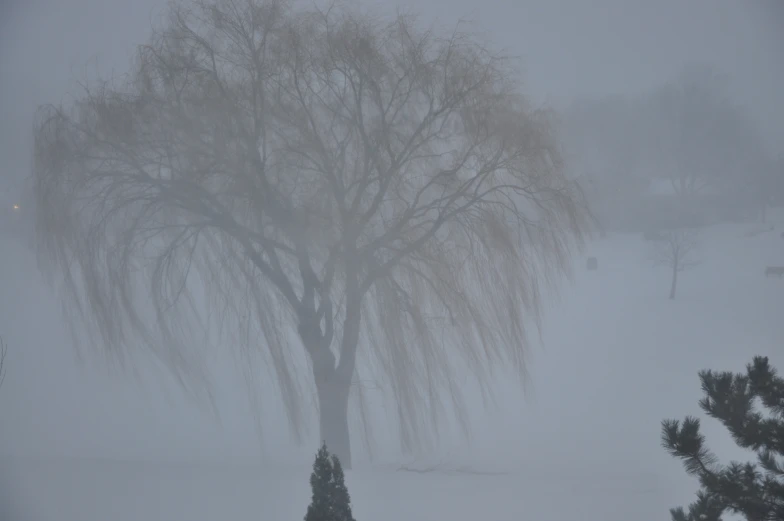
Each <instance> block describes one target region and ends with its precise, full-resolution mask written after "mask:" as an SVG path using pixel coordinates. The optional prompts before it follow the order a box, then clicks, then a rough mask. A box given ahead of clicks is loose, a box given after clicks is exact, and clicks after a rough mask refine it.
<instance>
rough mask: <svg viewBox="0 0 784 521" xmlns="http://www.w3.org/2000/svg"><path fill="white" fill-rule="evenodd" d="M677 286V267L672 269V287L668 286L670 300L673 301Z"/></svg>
mask: <svg viewBox="0 0 784 521" xmlns="http://www.w3.org/2000/svg"><path fill="white" fill-rule="evenodd" d="M677 285H678V266H677V265H675V266H673V267H672V286H670V300H673V299H675V288H676V287H677Z"/></svg>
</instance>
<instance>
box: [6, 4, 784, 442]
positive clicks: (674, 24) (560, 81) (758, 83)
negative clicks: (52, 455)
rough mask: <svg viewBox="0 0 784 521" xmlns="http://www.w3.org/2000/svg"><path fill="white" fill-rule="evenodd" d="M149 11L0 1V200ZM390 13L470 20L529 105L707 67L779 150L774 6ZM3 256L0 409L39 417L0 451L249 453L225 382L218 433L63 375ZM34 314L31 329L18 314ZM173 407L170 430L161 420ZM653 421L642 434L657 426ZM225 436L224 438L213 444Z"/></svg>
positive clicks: (118, 391) (621, 89)
mask: <svg viewBox="0 0 784 521" xmlns="http://www.w3.org/2000/svg"><path fill="white" fill-rule="evenodd" d="M376 1H377V2H379V3H380V0H376ZM390 3H391V2H390ZM161 4H162V2H159V1H156V0H133V1H131V0H48V1H47V0H10V2H9V0H0V173H1V174H2V183H3V184H2V186H3V187H5V189H6V190H8V191H13V190H17V189H18V183H17V181H15V179H18V176H19V175H21V174H24V173H26V172H27V171H28V169H29V158H30V141H31V139H30V137H31V121H32V116H33V111H34V109H35V107H36V106H37V105H38V104H41V103H44V102H52V101H53V102H57V101H60V100H63V99H64V96H65V94H66V91H67V90H68V89H69V88H70V87H72V86H73V83H72V80H73V78H74V77H76V78H79V77H83V76H84V75H85V74H86V73H89V70H90V69H89V67H90V65H89V63H90V60H91V59H93V60H94V63H97V64H98V66H99V68H100V69H101V70H102V71H104V72H108V71H110V70H111V69H112V68H114V69H115V70H116V71H118V72H122V70H123V67H124V66H125V64H126V63H127V60H128V58H129V56H130V54H131V53H132V51H133V46H134V45H135V44H138V43H140V42H141V41H143V40H144V39H145V37H146V34H147V32H148V30H149V27H150V17H151V15H152V13H153V12H154V9H155V8H159V7H160V6H161ZM387 5H389V4H387ZM402 5H407V6H408V7H412V8H414V9H416V10H417V11H419V12H420V13H421V14H422V15H423V20H433V21H435V20H436V19H438V20H439V21H440V23H442V24H446V25H450V24H453V23H454V22H455V21H456V20H457V18H458V17H465V18H469V19H473V20H475V21H476V22H478V23H479V27H480V28H482V29H483V30H485V31H486V32H487V33H488V35H489V36H490V37H491V38H492V39H493V40H494V41H495V42H496V43H497V44H498V46H501V47H506V48H508V49H509V51H510V52H511V53H513V54H517V55H519V56H520V57H521V58H522V59H523V60H524V64H525V70H526V81H527V85H528V88H529V92H530V95H531V97H532V99H534V100H535V101H536V102H538V103H547V104H554V105H563V104H565V103H568V102H569V101H570V100H572V99H574V98H575V97H581V96H591V95H606V94H615V93H630V94H633V93H637V92H640V91H643V90H645V89H647V88H650V87H652V86H655V85H657V84H659V83H661V82H663V81H665V80H666V79H667V78H668V77H670V76H672V75H673V74H674V73H675V72H676V71H677V70H678V69H680V68H681V67H682V66H683V65H684V64H687V63H690V62H695V61H699V62H708V63H711V64H714V65H716V66H717V67H719V68H720V69H721V70H723V71H724V72H726V73H728V74H729V75H730V76H731V78H732V82H733V87H734V91H735V93H736V94H737V95H738V97H739V101H741V102H742V103H744V104H746V105H748V107H749V108H750V109H751V110H752V111H753V113H754V115H755V117H756V119H757V121H758V123H759V124H760V126H761V127H762V129H763V130H764V132H765V134H766V136H767V139H768V142H769V144H770V146H771V147H774V146H776V145H777V144H778V145H779V146H781V144H782V143H784V123H783V122H784V2H777V1H776V0H769V1H766V0H759V1H756V0H748V1H741V0H656V1H649V0H637V1H630V0H571V1H566V0H537V1H525V0H482V1H481V2H480V1H476V0H440V1H439V0H419V1H415V0H407V1H405V2H403V3H402ZM779 151H781V149H779ZM9 259H10V257H8V256H6V257H4V261H3V262H5V263H6V264H5V265H4V268H5V269H3V270H0V271H1V272H2V276H3V277H4V278H5V279H6V280H4V281H3V288H4V291H5V292H6V293H5V294H3V295H2V300H3V312H4V318H3V323H2V324H0V325H2V326H3V327H4V328H6V329H7V330H8V329H9V328H11V329H13V328H14V327H15V329H14V330H13V331H9V332H8V333H6V336H7V337H8V338H9V339H11V340H12V342H11V343H12V345H13V344H15V345H14V348H15V349H16V353H14V354H13V357H12V359H13V360H16V361H17V364H18V365H17V367H18V368H19V369H16V370H15V371H16V373H15V374H13V375H10V376H9V378H8V381H7V387H8V388H9V389H12V390H16V392H17V393H19V394H18V396H24V397H25V398H24V400H25V401H24V402H22V401H21V400H9V399H8V398H7V397H4V398H5V402H4V405H5V406H6V407H11V408H12V413H13V414H12V416H13V417H16V418H23V417H25V418H27V417H28V416H29V415H30V414H32V413H31V411H33V410H37V411H40V407H42V406H43V405H42V404H48V405H47V406H46V407H48V409H47V412H46V414H45V415H44V414H41V416H45V418H41V419H40V420H37V421H28V420H25V421H21V423H18V424H16V425H10V426H9V424H6V425H5V426H4V431H3V432H5V433H6V435H7V437H6V438H5V439H6V442H7V443H10V442H8V441H7V440H13V441H14V442H15V443H17V445H16V447H15V448H16V449H20V450H21V452H28V453H34V452H36V451H40V450H42V448H43V447H45V448H46V449H47V450H49V451H54V452H58V451H59V452H61V453H63V454H72V453H82V454H84V453H89V452H90V451H93V452H95V451H98V452H100V450H99V449H101V448H106V450H111V447H114V446H116V445H117V444H120V443H122V444H125V445H126V446H131V448H130V449H128V450H129V451H130V452H134V451H133V450H132V445H133V443H132V442H133V441H134V440H136V441H138V440H139V439H142V440H145V441H144V442H143V443H142V444H141V445H139V446H142V445H144V446H145V447H147V448H149V447H154V448H155V451H156V452H155V454H164V453H167V452H175V453H177V452H178V451H179V452H178V453H180V454H185V455H187V454H195V453H198V452H199V451H200V448H203V447H204V446H205V444H212V445H210V446H211V447H213V448H214V449H215V450H216V451H220V450H224V449H221V448H220V447H225V446H226V444H227V443H226V440H227V439H231V443H232V444H235V445H236V447H239V448H238V449H236V450H237V451H239V452H238V453H247V452H246V451H248V450H251V449H250V448H249V447H252V446H253V443H254V438H253V435H252V433H249V429H250V428H251V426H252V422H251V421H250V420H248V419H247V418H246V417H245V416H247V414H246V412H240V411H247V405H246V404H243V403H242V398H241V397H242V390H241V389H240V386H236V385H235V386H232V385H226V386H225V387H227V388H229V389H228V390H226V391H225V394H223V395H221V397H220V400H222V402H221V403H222V406H223V408H222V409H221V411H222V417H223V420H224V426H223V427H222V428H221V429H223V430H221V429H219V428H218V427H216V426H215V423H211V421H208V420H206V419H205V415H203V414H202V413H201V412H200V411H199V410H198V409H197V408H196V407H195V406H193V405H189V404H187V403H186V402H185V401H184V399H183V398H182V397H181V396H180V395H178V394H177V392H176V391H175V390H173V389H174V388H173V387H171V388H170V389H169V388H167V389H169V391H171V394H170V398H167V400H168V401H167V400H161V399H159V396H160V395H159V394H157V391H156V390H155V389H156V388H153V390H150V391H148V392H147V394H144V395H143V396H140V395H139V393H138V392H137V391H136V387H133V386H132V385H131V382H129V381H128V380H126V379H123V380H122V381H120V380H117V379H113V378H112V377H110V376H107V375H106V374H104V373H105V372H101V371H96V370H94V371H92V372H89V374H88V373H86V372H83V371H82V370H81V369H77V365H76V364H74V362H73V355H72V353H71V352H70V351H68V350H66V349H61V347H62V346H61V342H59V341H58V338H59V337H60V335H62V330H61V328H59V326H57V324H56V322H55V321H54V319H51V320H50V319H48V318H45V317H52V316H55V313H56V305H55V304H53V303H52V302H51V300H52V299H51V297H49V296H47V294H46V293H44V291H43V290H39V288H37V287H36V288H35V290H34V291H32V290H28V280H27V279H26V275H21V274H24V273H26V272H30V273H32V270H33V268H31V267H30V266H29V265H27V266H26V265H25V263H26V262H27V261H25V260H24V259H23V258H22V257H15V258H14V259H10V260H9ZM11 267H13V269H11ZM25 270H27V271H25ZM9 292H11V293H9ZM9 294H12V295H14V297H8V295H9ZM17 296H18V297H19V298H18V299H17V298H16V297H17ZM34 312H35V313H36V316H37V317H38V319H37V320H35V321H33V320H32V319H31V318H30V317H31V314H32V313H34ZM41 317H44V318H41ZM20 345H24V346H25V348H24V350H22V351H20V349H19V346H20ZM745 356H746V355H745V353H744V354H743V357H745ZM743 357H741V358H743ZM44 359H45V362H42V360H44ZM92 365H95V364H92ZM688 370H689V371H692V368H691V367H690V368H689V369H688ZM25 371H27V372H25ZM20 373H21V374H20ZM96 389H100V391H96ZM9 402H11V403H9ZM36 408H38V409H36ZM174 410H177V411H178V412H177V414H178V415H179V416H178V417H177V421H176V422H175V421H171V420H172V416H171V415H172V411H174ZM118 411H119V412H118ZM676 413H677V411H675V412H674V414H676ZM36 414H39V413H36ZM654 420H655V421H654V426H653V430H652V431H651V432H652V435H653V436H654V437H655V436H656V435H657V432H656V426H655V424H657V422H658V417H657V418H654ZM36 426H38V427H36ZM646 428H647V427H646ZM226 429H228V430H229V431H230V432H233V433H234V434H233V435H232V436H233V437H230V438H226V437H225V436H226V434H225V431H226ZM232 429H233V430H232ZM197 431H198V432H199V435H198V436H197V437H194V436H193V433H194V432H197ZM107 433H110V434H107ZM283 436H284V435H281V438H280V439H281V440H282V439H283ZM145 444H146V445H145ZM233 446H234V445H233ZM96 447H98V449H96ZM2 449H8V445H6V446H5V447H2V446H0V451H2ZM225 450H227V451H228V450H229V449H225ZM244 451H245V452H244Z"/></svg>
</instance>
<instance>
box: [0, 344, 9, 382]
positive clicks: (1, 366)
mask: <svg viewBox="0 0 784 521" xmlns="http://www.w3.org/2000/svg"><path fill="white" fill-rule="evenodd" d="M7 352H8V345H7V344H6V343H5V340H3V338H2V337H0V387H2V386H3V382H5V370H6V367H5V355H6V353H7Z"/></svg>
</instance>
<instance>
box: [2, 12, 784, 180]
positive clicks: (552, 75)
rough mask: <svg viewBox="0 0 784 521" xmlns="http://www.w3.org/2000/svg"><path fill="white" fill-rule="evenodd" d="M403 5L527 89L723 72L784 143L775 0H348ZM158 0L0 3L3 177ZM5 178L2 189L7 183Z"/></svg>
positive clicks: (141, 34)
mask: <svg viewBox="0 0 784 521" xmlns="http://www.w3.org/2000/svg"><path fill="white" fill-rule="evenodd" d="M357 1H358V2H360V3H364V4H366V5H369V4H370V3H373V4H375V5H376V6H378V5H383V6H385V7H386V8H390V9H391V8H392V7H393V6H395V5H401V6H404V7H409V8H413V9H414V10H416V11H417V12H419V13H421V14H422V17H423V18H422V19H423V20H424V21H435V20H438V21H439V22H440V23H441V24H444V25H451V24H453V23H454V22H455V21H456V20H457V19H458V18H459V17H462V18H467V19H471V20H474V21H476V22H478V23H479V26H480V28H481V29H483V30H484V31H486V32H487V33H488V35H489V36H490V37H491V39H492V40H493V41H495V42H496V43H497V44H498V45H499V46H503V47H506V48H508V49H509V51H510V52H511V53H512V54H515V55H519V56H520V57H521V58H522V59H523V60H524V63H525V69H526V74H527V78H526V81H527V83H528V86H529V90H530V94H531V96H532V98H533V99H535V100H537V101H539V102H546V103H550V104H561V103H563V102H566V101H568V100H570V99H572V98H573V97H575V96H584V95H594V94H598V95H602V94H608V93H634V92H637V91H641V90H643V89H646V88H649V87H651V86H653V85H656V84H657V83H659V82H661V81H663V80H664V79H665V78H666V77H668V76H671V75H672V74H673V73H674V72H675V71H676V70H677V69H678V68H679V67H681V66H682V65H684V64H686V63H689V62H693V61H705V62H709V63H713V64H715V65H716V66H718V67H719V68H721V69H722V70H724V71H726V72H727V73H728V74H730V75H731V76H732V80H733V85H734V87H735V90H736V92H737V94H738V96H739V97H740V98H739V99H740V100H741V101H742V102H743V103H745V104H747V105H748V106H749V107H750V108H751V109H752V110H753V111H754V113H755V116H756V117H757V119H758V121H759V124H760V125H761V127H762V128H763V130H764V131H765V134H766V135H767V137H768V142H769V144H770V145H771V146H774V145H778V146H780V143H783V142H784V123H782V122H784V94H782V92H784V89H783V88H782V86H783V85H784V59H782V50H783V49H784V3H782V2H779V1H777V0H752V1H739V0H688V1H684V0H657V1H655V2H650V1H647V0H635V1H629V0H592V1H583V0H482V1H481V2H478V1H476V0H401V1H400V2H386V1H384V2H382V1H380V0H357ZM163 5H164V2H163V1H162V0H134V1H124V0H2V1H0V103H2V104H1V105H0V107H2V110H1V111H0V114H2V118H1V119H0V157H2V163H0V168H2V172H3V177H5V178H7V177H8V174H7V172H10V173H12V174H15V173H17V172H25V171H26V170H27V169H28V168H29V166H28V165H29V157H30V126H31V117H32V112H33V110H34V108H35V107H36V105H38V104H40V103H42V102H46V101H58V100H60V99H62V96H63V93H64V91H65V90H66V89H67V88H68V87H69V86H70V85H72V84H71V83H70V81H71V80H72V78H73V76H74V75H75V76H76V77H83V76H84V74H85V72H86V71H87V70H88V69H86V67H88V66H89V65H88V61H89V60H90V59H94V60H93V63H95V62H97V63H98V64H99V67H100V69H101V70H102V71H103V72H104V73H106V72H108V71H109V70H111V68H112V67H114V68H115V70H117V71H119V72H121V71H122V70H123V67H125V65H126V64H127V58H128V56H129V54H130V53H131V52H132V50H133V46H134V45H135V44H138V43H140V42H141V41H143V40H144V38H145V37H146V33H147V31H148V30H149V27H150V19H151V16H152V14H153V13H154V12H155V10H156V9H158V10H160V8H161V6H163ZM5 182H8V181H7V179H6V180H5Z"/></svg>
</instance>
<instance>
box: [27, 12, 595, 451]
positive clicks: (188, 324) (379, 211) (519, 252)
mask: <svg viewBox="0 0 784 521" xmlns="http://www.w3.org/2000/svg"><path fill="white" fill-rule="evenodd" d="M513 65H514V62H513V61H511V60H509V59H507V58H505V57H504V56H501V55H498V54H495V53H493V52H491V51H489V50H487V49H486V48H485V47H484V46H482V45H481V44H480V43H478V41H477V39H476V38H474V37H473V36H472V35H471V34H470V33H467V32H462V31H459V30H457V31H455V32H454V33H453V34H450V35H447V36H446V37H441V36H438V35H436V34H435V33H433V32H431V31H421V30H419V29H417V26H416V23H415V20H413V19H412V18H410V17H407V16H398V17H396V18H395V19H393V20H391V21H385V20H382V19H377V18H373V17H371V16H369V15H364V14H363V15H360V14H357V13H356V12H353V11H350V10H344V9H341V8H332V9H330V10H328V11H326V12H323V11H316V10H313V11H298V10H294V9H292V8H291V6H289V5H288V4H287V3H286V2H285V1H277V0H268V1H261V0H216V1H197V2H194V3H188V4H175V5H174V6H173V7H172V9H171V12H170V14H169V17H168V19H167V23H166V24H165V25H163V28H162V29H161V30H159V31H157V32H156V33H155V34H154V36H153V38H152V39H151V41H150V42H149V43H148V44H147V45H144V46H142V47H141V48H140V50H139V53H138V57H137V61H136V63H135V65H134V68H133V70H132V72H131V74H130V75H129V76H128V78H127V79H126V80H125V81H124V82H122V83H119V82H115V83H108V82H107V83H105V84H101V85H99V87H98V88H94V87H85V91H84V93H83V95H82V96H81V97H80V98H79V99H78V101H77V102H76V103H75V104H74V105H73V106H71V107H52V106H48V107H44V108H42V109H41V111H40V112H39V120H38V125H37V130H36V149H35V165H36V166H35V179H36V185H35V193H36V196H37V203H38V204H37V205H36V208H37V211H38V217H39V223H40V224H41V229H40V231H41V233H40V237H41V238H42V241H43V246H45V250H44V251H45V254H44V259H46V260H50V261H54V262H52V263H51V264H49V265H48V266H49V267H51V268H55V269H56V270H58V272H60V273H62V274H64V275H65V277H64V279H63V280H64V281H65V287H66V289H68V292H67V293H66V294H67V295H68V297H69V298H70V299H71V301H70V303H71V305H70V306H66V309H67V310H69V311H71V312H74V313H76V314H78V315H79V316H80V317H81V319H82V320H83V323H85V324H87V325H88V326H91V327H90V328H88V331H89V332H91V333H92V334H91V335H90V338H92V339H93V340H98V341H99V343H100V345H101V346H102V347H104V348H105V349H110V350H112V351H113V352H115V353H118V354H122V353H124V352H125V351H126V350H128V349H129V348H132V347H135V346H138V345H139V343H140V342H142V341H143V344H144V345H145V346H147V347H148V348H150V349H152V350H153V352H154V353H155V354H157V355H158V356H160V357H161V359H162V360H163V361H164V362H165V363H166V364H167V365H168V367H169V368H170V369H171V370H172V371H173V372H174V374H176V375H177V376H178V377H180V378H181V381H182V382H183V384H184V385H189V386H193V388H194V389H196V388H197V387H196V384H198V382H199V380H198V379H196V380H194V378H193V377H194V375H195V376H201V375H202V374H203V371H202V372H199V371H197V369H200V368H201V365H200V364H199V362H198V356H197V351H196V350H195V349H194V348H193V345H192V342H189V341H188V339H189V337H188V334H187V333H188V331H189V329H191V330H192V328H193V327H194V326H195V325H196V324H199V323H206V324H218V325H219V326H220V331H222V332H223V334H225V335H227V336H226V339H227V340H226V341H225V342H224V344H223V345H232V344H233V345H237V346H240V347H241V348H242V350H243V352H251V351H254V352H259V353H262V354H263V355H265V356H266V357H267V361H268V363H269V367H271V368H272V369H273V371H274V375H275V377H276V380H277V383H278V385H279V389H280V392H281V398H282V400H283V401H284V404H285V406H286V410H287V411H288V413H289V418H288V419H289V423H290V426H291V427H292V429H293V431H294V433H295V434H297V435H299V434H300V433H301V432H302V428H303V425H304V423H303V420H304V408H303V402H302V387H301V379H298V378H297V374H296V367H295V364H294V362H293V361H292V353H291V347H292V343H293V342H292V338H291V336H290V335H289V332H290V331H296V332H297V335H298V337H299V342H300V343H301V345H302V346H303V347H304V349H305V351H306V353H307V355H308V359H309V360H310V362H311V368H312V376H313V379H312V382H313V384H314V386H315V390H316V392H317V396H318V405H319V412H320V416H319V417H320V434H321V439H323V440H325V441H326V443H327V445H328V446H329V448H330V450H331V451H333V452H334V453H336V454H337V455H338V456H339V457H340V459H341V461H342V462H343V463H344V465H346V466H349V467H350V465H351V459H350V457H351V448H350V442H349V440H350V438H349V422H348V410H349V398H350V390H351V388H352V386H351V383H352V379H353V378H355V373H356V370H357V367H358V366H357V358H358V356H361V357H364V358H365V360H366V362H367V363H366V364H365V365H366V366H367V367H372V368H374V369H375V370H376V371H377V373H378V375H379V376H377V379H379V380H380V381H381V382H382V383H381V386H382V387H383V388H384V389H386V390H387V391H390V392H391V393H393V395H394V397H395V398H396V400H397V403H398V417H399V425H400V436H401V441H402V443H403V446H404V448H405V449H412V448H414V447H419V446H422V445H423V444H425V443H426V442H427V436H426V434H427V433H428V432H432V431H430V430H429V429H427V428H426V427H428V426H431V427H432V426H435V425H436V424H437V422H438V421H440V412H441V410H442V409H441V408H442V407H443V404H445V403H448V404H451V406H452V409H453V410H454V411H455V413H457V417H458V418H462V417H463V416H462V415H461V413H462V404H463V400H462V397H461V394H460V389H459V388H458V386H457V384H456V382H455V378H454V375H455V373H456V371H457V370H458V368H459V367H461V364H462V365H463V366H467V367H468V368H470V370H471V372H472V374H473V375H474V376H475V377H476V380H477V381H478V382H479V384H481V385H482V387H483V389H487V388H488V385H489V383H490V381H491V371H492V369H493V368H494V367H496V366H498V365H499V364H504V365H507V366H510V367H514V368H516V369H517V371H518V374H519V375H520V377H521V378H522V376H523V374H524V356H523V355H524V347H525V345H526V329H527V328H526V324H536V325H537V326H538V316H539V310H540V302H539V300H540V292H541V290H542V289H543V284H544V283H549V282H553V281H555V277H554V276H555V275H558V274H560V273H564V272H565V271H566V270H567V264H568V258H569V252H570V250H571V248H572V247H573V246H576V245H579V244H580V242H581V241H582V237H583V233H584V225H583V223H584V220H583V218H584V215H585V208H584V205H583V200H582V196H581V193H580V192H579V191H578V188H577V186H576V185H575V183H573V182H571V181H570V180H568V179H567V178H566V176H565V175H564V173H563V169H562V161H561V158H560V155H559V147H558V141H557V139H556V137H555V135H554V133H553V131H552V126H551V124H550V114H549V113H548V112H546V111H541V110H532V109H530V108H528V107H527V106H526V103H525V99H524V97H523V96H522V93H521V91H520V83H519V81H518V80H517V74H516V71H515V69H514V67H513ZM197 297H198V298H203V302H206V304H205V308H206V310H207V312H209V313H210V316H209V317H204V316H201V315H200V314H199V313H197V311H194V309H196V308H197V307H198V305H197V304H195V301H196V299H197ZM149 309H152V310H153V312H152V313H149V312H148V311H147V310H149ZM360 348H361V349H360ZM361 405H362V404H361V400H360V406H361ZM358 410H359V411H360V413H362V411H363V409H362V407H360V408H359V409H358ZM360 416H361V418H364V415H363V414H360Z"/></svg>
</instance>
